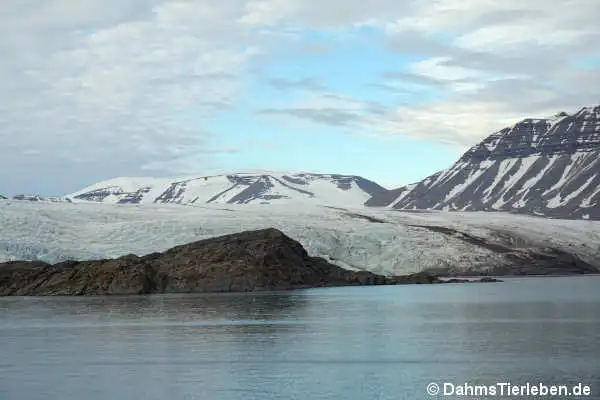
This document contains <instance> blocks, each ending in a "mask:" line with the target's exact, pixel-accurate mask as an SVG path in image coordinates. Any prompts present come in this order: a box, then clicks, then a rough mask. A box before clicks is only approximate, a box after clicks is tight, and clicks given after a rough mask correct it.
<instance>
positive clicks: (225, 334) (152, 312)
mask: <svg viewBox="0 0 600 400" xmlns="http://www.w3.org/2000/svg"><path fill="white" fill-rule="evenodd" d="M599 286H600V277H574V278H535V279H534V278H525V279H514V280H509V281H507V282H505V283H502V284H490V285H484V284H480V285H479V284H471V285H444V286H427V285H415V286H397V287H362V288H359V287H355V288H333V289H315V290H303V291H291V292H278V293H261V294H219V295H166V296H143V297H90V298H3V299H0V354H1V355H2V357H1V358H0V399H2V400H5V399H6V400H13V399H15V400H17V399H18V400H20V399H32V400H35V399H58V398H61V399H62V398H64V399H69V398H84V399H90V400H98V399H108V398H110V399H144V400H146V399H215V400H220V399H227V400H238V399H240V400H241V399H244V400H245V399H361V400H362V399H411V400H412V399H417V398H427V397H428V396H427V394H426V392H425V387H426V385H427V383H429V382H432V381H435V382H439V383H441V382H453V383H456V384H458V383H465V382H469V383H472V384H486V385H490V384H494V383H496V382H500V381H501V382H511V383H514V384H521V383H525V382H530V383H538V382H542V383H545V384H548V385H550V384H572V383H577V382H583V383H586V384H590V385H591V386H592V389H595V391H594V392H593V393H594V396H592V397H588V398H596V399H598V398H600V362H599V359H600V291H598V288H599ZM504 398H508V397H504Z"/></svg>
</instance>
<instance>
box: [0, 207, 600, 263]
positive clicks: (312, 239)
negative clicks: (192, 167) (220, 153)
mask: <svg viewBox="0 0 600 400" xmlns="http://www.w3.org/2000/svg"><path fill="white" fill-rule="evenodd" d="M414 225H419V226H414ZM422 226H425V227H422ZM426 226H439V227H447V228H452V229H455V230H457V231H460V232H463V233H467V234H469V235H472V236H476V237H478V238H485V239H487V240H488V241H490V242H493V243H501V244H504V245H511V246H515V247H532V248H542V247H555V248H558V249H561V250H564V251H569V252H574V253H576V254H578V255H579V256H580V257H582V258H583V259H584V260H585V261H587V262H590V263H592V264H594V265H596V266H598V265H600V221H582V220H551V219H542V218H537V217H531V216H525V215H513V214H506V213H490V212H485V213H484V212H481V213H478V212H470V213H459V212H441V211H431V212H430V211H421V212H406V211H397V210H390V209H374V208H366V207H362V208H353V209H343V208H331V207H323V206H317V205H301V204H298V205H294V206H293V207H291V206H289V205H288V206H284V205H276V204H271V205H261V204H244V205H237V204H227V205H217V204H215V205H202V206H182V205H171V204H167V205H152V204H149V205H132V204H123V205H111V204H96V203H74V204H70V203H35V202H24V201H10V200H1V201H0V262H3V261H8V260H15V259H29V260H31V259H39V260H43V261H47V262H58V261H63V260H66V259H91V258H107V257H118V256H121V255H125V254H128V253H134V254H137V255H143V254H147V253H151V252H155V251H164V250H166V249H168V248H170V247H173V246H175V245H179V244H183V243H187V242H191V241H195V240H200V239H204V238H209V237H214V236H219V235H223V234H228V233H234V232H239V231H242V230H249V229H258V228H266V227H274V228H277V229H280V230H281V231H283V232H284V233H285V234H287V235H288V236H290V237H292V238H294V239H296V240H298V241H299V242H300V243H302V245H304V247H305V248H306V249H307V251H308V252H309V253H310V254H311V255H315V256H322V257H326V258H328V259H330V260H331V261H332V262H334V263H336V264H338V265H340V266H343V267H346V268H351V269H368V270H370V271H373V272H376V273H385V274H405V273H412V272H416V271H420V270H423V269H426V268H431V267H443V266H448V265H460V266H464V267H465V268H466V267H472V266H480V265H481V266H482V267H483V266H485V265H486V264H492V263H502V262H504V259H503V257H504V256H503V255H502V254H498V253H495V252H493V251H490V250H487V249H486V248H484V247H481V246H478V245H474V244H471V243H469V242H467V241H465V240H462V239H461V238H460V237H459V236H458V235H451V234H444V233H439V232H434V231H431V230H429V229H427V228H426Z"/></svg>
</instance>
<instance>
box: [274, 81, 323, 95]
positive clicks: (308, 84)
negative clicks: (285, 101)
mask: <svg viewBox="0 0 600 400" xmlns="http://www.w3.org/2000/svg"><path fill="white" fill-rule="evenodd" d="M266 83H267V84H268V85H269V86H271V87H273V88H275V89H278V90H284V91H285V90H296V89H297V90H308V91H314V92H320V91H325V90H326V89H327V88H326V87H325V85H323V84H322V83H321V82H319V81H318V80H317V79H315V78H301V79H281V78H272V79H268V80H267V82H266Z"/></svg>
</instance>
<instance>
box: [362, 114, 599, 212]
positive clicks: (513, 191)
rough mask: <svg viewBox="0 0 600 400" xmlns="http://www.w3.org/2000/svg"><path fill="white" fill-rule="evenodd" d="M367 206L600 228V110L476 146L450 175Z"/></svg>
mask: <svg viewBox="0 0 600 400" xmlns="http://www.w3.org/2000/svg"><path fill="white" fill-rule="evenodd" d="M365 205H366V206H374V207H381V206H384V207H391V208H394V209H408V210H419V209H425V210H427V209H430V210H445V211H508V212H517V213H526V214H532V215H538V216H544V217H549V218H568V219H592V220H598V219H600V106H598V105H595V106H586V107H582V108H580V109H579V110H578V111H577V112H575V113H573V114H567V113H564V112H561V113H558V114H556V115H555V116H554V117H552V118H550V119H544V118H525V119H523V120H521V121H519V122H517V123H516V124H514V125H512V126H511V127H507V128H504V129H502V130H500V131H497V132H495V133H493V134H491V135H490V136H488V137H487V138H485V139H484V140H482V141H481V142H479V143H478V144H476V145H475V146H472V147H471V148H470V149H469V150H467V151H466V152H465V153H464V154H463V155H462V156H461V157H460V158H459V160H458V161H457V162H456V163H455V164H454V165H452V166H451V167H450V168H448V169H445V170H442V171H439V172H437V173H435V174H433V175H430V176H428V177H426V178H425V179H423V180H421V181H419V182H416V183H413V184H410V185H406V186H404V187H401V188H397V189H395V190H391V191H388V192H386V193H381V194H378V195H375V196H373V197H372V198H371V199H369V200H368V201H367V202H366V203H365Z"/></svg>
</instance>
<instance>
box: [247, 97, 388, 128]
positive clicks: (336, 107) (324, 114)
mask: <svg viewBox="0 0 600 400" xmlns="http://www.w3.org/2000/svg"><path fill="white" fill-rule="evenodd" d="M256 113H257V114H258V115H266V116H269V115H270V116H284V117H285V116H287V117H293V118H296V119H303V120H306V121H310V122H313V123H317V124H322V125H330V126H335V127H344V128H355V127H358V126H361V125H362V124H363V123H364V122H365V121H366V120H367V119H368V118H369V117H370V116H380V115H383V114H384V113H385V107H384V106H382V105H380V104H378V103H375V102H368V101H364V100H360V99H354V98H352V97H349V96H343V95H341V94H337V93H315V94H312V95H309V96H306V97H304V98H303V99H302V100H300V101H297V102H295V103H293V104H290V105H289V106H288V107H279V108H263V109H260V110H257V111H256Z"/></svg>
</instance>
